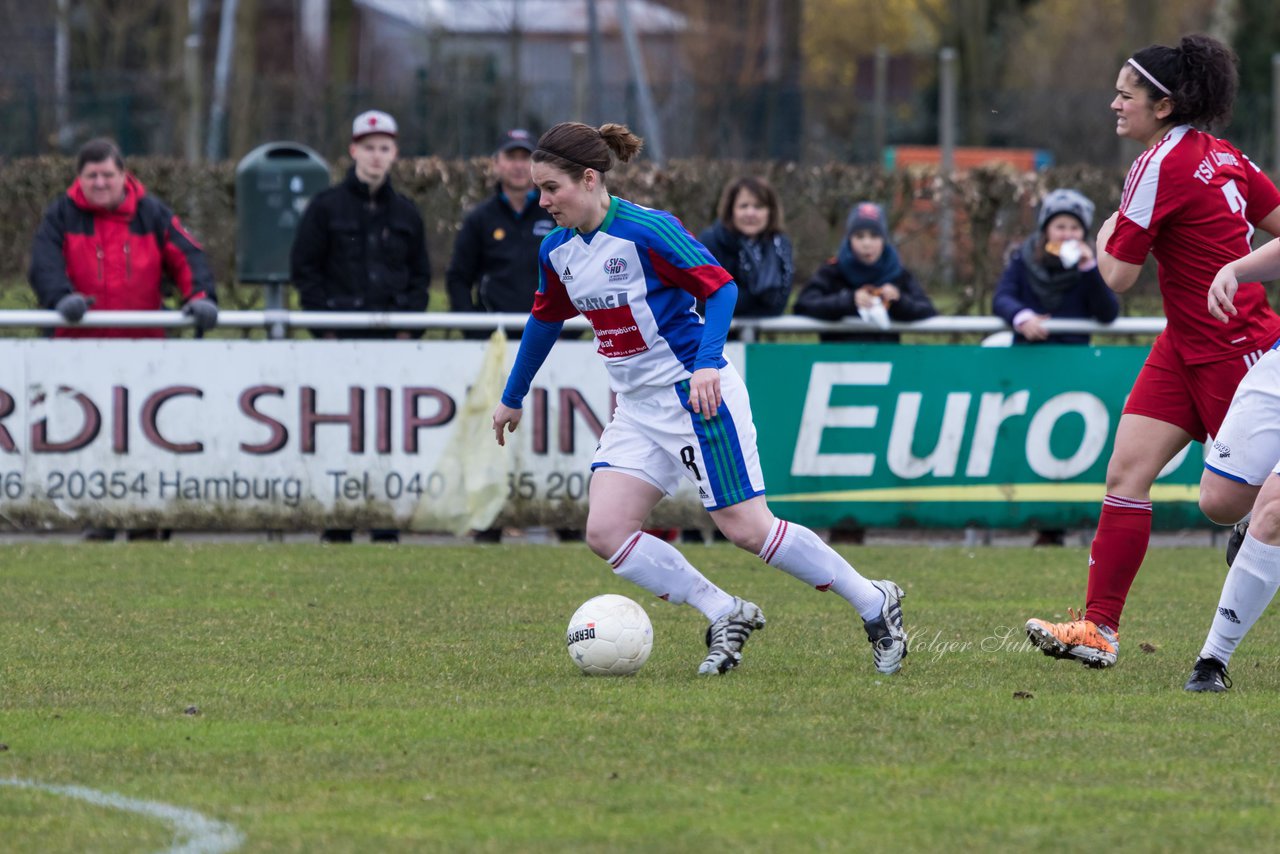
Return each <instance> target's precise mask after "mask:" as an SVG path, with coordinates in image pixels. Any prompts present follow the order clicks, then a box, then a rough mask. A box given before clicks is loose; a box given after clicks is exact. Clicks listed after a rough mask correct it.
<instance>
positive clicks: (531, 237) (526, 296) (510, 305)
mask: <svg viewBox="0 0 1280 854" xmlns="http://www.w3.org/2000/svg"><path fill="white" fill-rule="evenodd" d="M534 142H535V141H534V138H533V136H532V135H531V134H530V133H529V132H528V131H527V130H521V129H516V130H509V131H507V132H506V133H504V134H503V135H502V136H501V137H500V138H499V140H498V145H497V147H496V150H495V151H494V155H493V171H494V173H495V175H496V177H497V179H498V186H497V189H496V191H495V192H494V194H493V195H492V196H490V197H489V198H488V199H486V200H485V201H483V202H481V203H480V204H478V205H476V206H475V207H474V208H472V210H471V211H470V212H469V213H468V214H467V216H466V218H465V219H464V220H463V221H462V228H461V229H459V231H458V237H457V239H456V240H455V241H454V244H453V257H452V258H451V259H450V261H449V269H448V271H447V272H446V273H445V284H446V287H447V288H448V292H449V310H450V311H489V312H517V313H520V314H528V313H529V310H530V309H531V308H532V307H533V295H534V292H535V291H537V289H538V247H539V246H540V245H541V243H542V238H544V237H546V236H547V234H548V233H549V232H550V231H551V230H552V229H554V228H555V227H556V224H555V221H554V220H553V219H552V218H551V215H550V214H549V213H547V212H546V211H545V210H543V209H542V208H541V207H540V206H539V205H538V191H537V190H536V189H535V188H534V186H533V175H532V173H531V172H530V157H531V156H532V154H533V149H534V147H535V146H534ZM478 337H484V338H487V337H488V334H487V333H484V334H481V335H479V336H478Z"/></svg>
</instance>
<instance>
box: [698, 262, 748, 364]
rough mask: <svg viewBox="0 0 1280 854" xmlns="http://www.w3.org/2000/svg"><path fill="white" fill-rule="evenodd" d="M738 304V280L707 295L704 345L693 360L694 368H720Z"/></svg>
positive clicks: (703, 329)
mask: <svg viewBox="0 0 1280 854" xmlns="http://www.w3.org/2000/svg"><path fill="white" fill-rule="evenodd" d="M737 304H738V285H737V283H736V282H728V283H727V284H725V285H723V286H721V287H719V288H717V289H716V290H715V291H714V292H712V294H711V295H710V296H708V297H707V308H706V322H705V323H704V324H703V326H702V346H700V347H699V348H698V357H697V358H696V359H694V361H693V369H694V370H695V371H696V370H698V369H699V368H718V367H720V365H721V364H722V360H723V359H724V341H725V339H726V338H728V337H729V322H730V321H731V320H733V308H734V306H736V305H737Z"/></svg>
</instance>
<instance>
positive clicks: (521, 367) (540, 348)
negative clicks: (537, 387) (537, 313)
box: [502, 315, 564, 409]
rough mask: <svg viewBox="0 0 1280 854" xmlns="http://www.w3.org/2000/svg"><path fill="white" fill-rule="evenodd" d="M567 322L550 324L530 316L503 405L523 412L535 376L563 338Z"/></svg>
mask: <svg viewBox="0 0 1280 854" xmlns="http://www.w3.org/2000/svg"><path fill="white" fill-rule="evenodd" d="M563 327H564V322H563V321H561V322H559V323H548V322H547V321H545V320H538V318H536V317H533V316H532V315H530V317H529V321H528V322H527V323H525V325H524V334H523V335H522V336H521V337H520V349H519V350H518V351H517V352H516V363H515V364H514V365H512V366H511V376H509V377H507V387H506V389H504V390H503V392H502V402H503V403H504V404H505V405H507V406H510V407H511V408H512V409H520V408H521V407H522V404H523V403H524V396H525V395H526V394H528V393H529V386H530V385H532V384H533V376H534V374H536V373H538V368H541V367H542V363H543V362H545V361H546V360H547V354H548V353H550V352H551V347H552V345H554V344H555V343H556V339H557V338H559V337H560V330H561V329H562V328H563Z"/></svg>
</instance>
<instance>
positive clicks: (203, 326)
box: [182, 297, 218, 332]
mask: <svg viewBox="0 0 1280 854" xmlns="http://www.w3.org/2000/svg"><path fill="white" fill-rule="evenodd" d="M182 313H183V314H185V315H187V317H190V318H191V319H192V320H194V321H195V322H196V329H199V330H200V331H201V332H208V331H209V330H210V329H212V328H213V327H215V326H217V325H218V304H217V303H215V302H214V301H213V300H209V299H205V298H204V297H200V298H199V299H193V300H192V301H191V302H189V303H187V304H186V305H184V306H183V307H182Z"/></svg>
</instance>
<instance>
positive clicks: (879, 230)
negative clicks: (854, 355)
mask: <svg viewBox="0 0 1280 854" xmlns="http://www.w3.org/2000/svg"><path fill="white" fill-rule="evenodd" d="M795 312H796V314H802V315H805V316H807V317H814V318H817V319H818V320H843V319H844V318H846V317H862V318H863V319H865V320H869V321H871V322H873V323H876V324H877V325H886V324H887V322H888V321H889V320H897V321H911V320H923V319H924V318H926V317H933V316H934V315H936V314H937V313H938V310H937V309H935V308H934V307H933V302H932V301H931V300H930V299H929V296H928V295H927V294H926V293H925V292H924V288H922V287H921V286H920V283H919V282H917V281H916V277H915V276H914V275H912V273H911V271H910V270H908V269H906V268H905V267H903V266H902V261H901V260H900V259H899V257H898V251H897V250H896V249H894V247H893V245H892V244H891V243H890V242H889V229H888V225H887V222H886V220H885V215H884V210H883V209H882V208H881V207H880V206H879V205H877V204H875V203H874V202H858V203H857V204H856V205H854V206H853V209H852V210H850V211H849V216H848V218H847V219H846V220H845V238H844V242H843V243H841V244H840V251H839V252H838V253H837V254H836V257H834V258H832V259H831V260H829V261H828V262H827V263H826V264H823V265H822V266H821V267H819V268H818V271H817V272H816V273H814V274H813V278H811V279H810V280H809V283H808V284H807V285H805V286H804V290H802V291H801V292H800V296H799V297H798V298H797V299H796V307H795ZM821 338H822V340H823V341H856V342H864V341H888V342H896V341H898V338H899V336H898V334H897V333H896V332H883V333H871V334H863V333H857V332H826V333H823V334H822V336H821Z"/></svg>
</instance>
